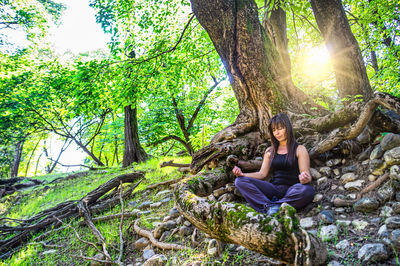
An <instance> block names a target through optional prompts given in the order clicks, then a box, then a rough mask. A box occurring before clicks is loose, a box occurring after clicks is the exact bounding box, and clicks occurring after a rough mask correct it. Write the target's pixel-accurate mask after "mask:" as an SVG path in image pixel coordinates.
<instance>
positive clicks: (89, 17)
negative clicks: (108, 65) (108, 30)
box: [50, 0, 110, 54]
mask: <svg viewBox="0 0 400 266" xmlns="http://www.w3.org/2000/svg"><path fill="white" fill-rule="evenodd" d="M59 2H61V3H63V4H65V6H66V7H67V9H66V10H65V11H64V13H63V15H62V17H61V23H62V24H61V25H59V26H58V27H53V28H52V29H51V30H50V34H51V37H50V40H51V42H52V43H53V45H54V48H55V50H56V51H57V52H58V53H61V54H62V53H64V52H67V51H71V52H72V53H74V54H78V53H85V52H88V51H94V50H98V49H101V48H103V49H106V48H107V42H108V41H109V40H110V36H108V35H105V34H104V33H103V30H102V28H101V26H100V24H97V23H96V19H95V11H94V10H93V9H92V8H91V7H89V1H88V0H61V1H59Z"/></svg>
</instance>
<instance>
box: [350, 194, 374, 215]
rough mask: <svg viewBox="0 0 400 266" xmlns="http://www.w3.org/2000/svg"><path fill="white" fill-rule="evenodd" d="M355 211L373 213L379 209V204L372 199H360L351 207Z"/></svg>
mask: <svg viewBox="0 0 400 266" xmlns="http://www.w3.org/2000/svg"><path fill="white" fill-rule="evenodd" d="M353 208H354V210H355V211H359V212H373V211H376V210H377V209H378V208H379V202H378V201H377V200H376V199H374V198H368V197H365V198H361V199H359V200H358V201H357V202H356V203H354V206H353Z"/></svg>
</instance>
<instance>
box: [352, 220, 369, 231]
mask: <svg viewBox="0 0 400 266" xmlns="http://www.w3.org/2000/svg"><path fill="white" fill-rule="evenodd" d="M351 224H352V225H353V227H354V229H356V230H359V231H361V230H364V229H365V227H367V226H368V225H369V223H368V222H367V221H364V220H358V219H356V220H353V221H352V222H351Z"/></svg>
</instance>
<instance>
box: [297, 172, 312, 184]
mask: <svg viewBox="0 0 400 266" xmlns="http://www.w3.org/2000/svg"><path fill="white" fill-rule="evenodd" d="M299 180H300V183H301V184H303V185H304V184H307V183H310V182H311V175H310V174H309V173H307V172H306V171H303V172H301V173H300V174H299Z"/></svg>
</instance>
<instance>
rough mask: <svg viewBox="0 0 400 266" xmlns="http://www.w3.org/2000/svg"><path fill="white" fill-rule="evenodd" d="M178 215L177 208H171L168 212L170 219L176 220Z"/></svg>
mask: <svg viewBox="0 0 400 266" xmlns="http://www.w3.org/2000/svg"><path fill="white" fill-rule="evenodd" d="M179 215H180V214H179V211H178V209H177V208H172V209H171V210H170V211H169V216H170V217H171V219H175V218H178V216H179Z"/></svg>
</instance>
